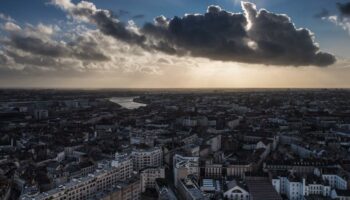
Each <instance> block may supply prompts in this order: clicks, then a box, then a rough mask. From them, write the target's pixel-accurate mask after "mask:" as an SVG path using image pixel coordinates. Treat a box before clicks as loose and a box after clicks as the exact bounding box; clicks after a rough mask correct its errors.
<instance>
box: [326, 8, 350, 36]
mask: <svg viewBox="0 0 350 200" xmlns="http://www.w3.org/2000/svg"><path fill="white" fill-rule="evenodd" d="M337 7H338V10H339V12H340V15H335V14H334V15H330V14H328V15H325V16H323V17H321V19H323V20H326V21H329V22H331V23H333V24H335V25H337V26H339V27H341V28H342V29H343V30H345V31H347V32H348V33H349V34H350V2H349V3H337Z"/></svg>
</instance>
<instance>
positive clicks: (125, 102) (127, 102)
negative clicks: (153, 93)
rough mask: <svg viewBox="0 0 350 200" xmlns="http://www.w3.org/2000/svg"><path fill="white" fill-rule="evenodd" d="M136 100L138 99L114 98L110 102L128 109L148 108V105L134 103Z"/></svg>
mask: <svg viewBox="0 0 350 200" xmlns="http://www.w3.org/2000/svg"><path fill="white" fill-rule="evenodd" d="M135 98H137V97H112V98H110V99H109V100H110V101H111V102H113V103H116V104H118V105H120V106H121V107H123V108H126V109H137V108H140V107H143V106H146V104H143V103H138V102H134V99H135Z"/></svg>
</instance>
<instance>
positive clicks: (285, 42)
mask: <svg viewBox="0 0 350 200" xmlns="http://www.w3.org/2000/svg"><path fill="white" fill-rule="evenodd" d="M242 8H243V10H244V13H231V12H227V11H225V10H223V9H221V8H220V7H218V6H209V8H208V10H207V12H206V13H205V14H203V15H202V14H188V15H185V16H184V17H182V18H180V17H174V18H173V19H170V20H166V19H165V18H164V17H158V18H156V19H155V23H154V24H149V23H148V24H146V25H145V26H144V28H143V29H142V31H143V32H144V33H145V34H146V35H150V36H153V38H155V40H156V42H155V43H156V44H157V45H158V46H157V45H156V46H157V47H158V48H157V49H158V50H162V49H163V50H164V51H165V52H169V51H170V52H177V53H180V54H182V53H184V52H187V53H189V54H190V55H192V56H199V57H206V58H210V59H213V60H223V61H238V62H244V63H256V64H266V65H292V66H304V65H315V66H327V65H330V64H333V63H334V62H335V60H336V59H335V57H334V56H333V55H331V54H329V53H325V52H321V51H319V48H318V45H317V44H316V43H315V42H314V35H313V34H312V33H311V32H310V31H309V30H308V29H304V28H300V29H297V28H296V27H295V26H294V24H293V23H292V22H291V19H290V18H289V17H288V16H287V15H280V14H275V13H271V12H268V11H266V10H263V9H262V10H257V9H256V7H255V5H254V4H252V3H247V2H243V3H242ZM157 40H158V41H157ZM157 42H158V43H157Z"/></svg>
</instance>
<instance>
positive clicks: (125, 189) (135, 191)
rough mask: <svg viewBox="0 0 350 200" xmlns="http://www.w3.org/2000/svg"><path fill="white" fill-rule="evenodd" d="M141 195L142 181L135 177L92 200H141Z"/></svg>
mask: <svg viewBox="0 0 350 200" xmlns="http://www.w3.org/2000/svg"><path fill="white" fill-rule="evenodd" d="M140 195H141V184H140V179H139V178H137V177H133V178H131V179H129V180H128V181H121V182H117V184H116V185H114V186H113V187H111V188H107V190H105V191H103V192H100V193H98V194H96V197H94V198H92V199H91V200H125V199H129V200H139V199H141V198H140Z"/></svg>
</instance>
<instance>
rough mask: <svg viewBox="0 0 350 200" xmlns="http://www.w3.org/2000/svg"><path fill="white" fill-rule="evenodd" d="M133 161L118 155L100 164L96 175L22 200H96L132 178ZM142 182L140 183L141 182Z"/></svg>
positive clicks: (25, 195) (76, 179)
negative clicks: (101, 194) (99, 195)
mask: <svg viewBox="0 0 350 200" xmlns="http://www.w3.org/2000/svg"><path fill="white" fill-rule="evenodd" d="M132 172H133V171H132V160H131V158H130V156H128V155H126V154H122V155H120V154H116V157H115V160H113V161H112V162H110V161H103V162H101V163H98V165H97V169H96V170H95V172H94V173H92V174H89V175H88V176H84V177H80V178H75V179H72V180H71V181H69V182H67V183H64V184H62V185H60V186H58V187H56V188H54V189H51V190H49V191H47V192H43V193H35V194H31V193H28V194H26V193H24V194H22V195H21V197H20V199H21V200H32V199H35V200H61V199H71V200H78V199H94V198H97V195H98V194H99V193H101V192H104V191H106V190H109V189H111V188H113V187H114V186H117V185H118V184H120V183H121V181H128V180H130V179H131V178H132ZM139 182H140V181H139ZM133 199H134V198H133Z"/></svg>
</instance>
